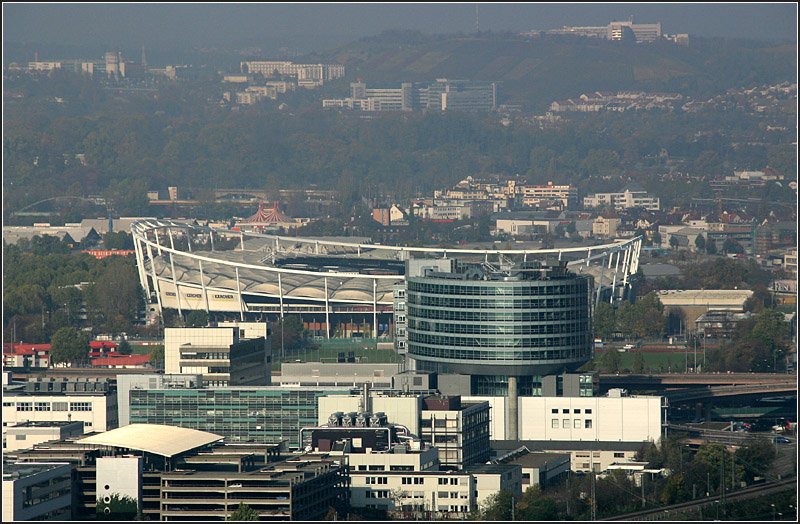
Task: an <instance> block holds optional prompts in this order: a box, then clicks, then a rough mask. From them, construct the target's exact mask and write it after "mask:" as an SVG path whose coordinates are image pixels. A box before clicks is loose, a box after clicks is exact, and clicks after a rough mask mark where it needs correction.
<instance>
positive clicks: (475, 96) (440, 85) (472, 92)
mask: <svg viewBox="0 0 800 524" xmlns="http://www.w3.org/2000/svg"><path fill="white" fill-rule="evenodd" d="M419 100H420V105H421V106H422V107H423V108H427V109H428V110H431V111H469V112H485V111H494V110H495V109H497V83H496V82H485V81H478V80H448V79H447V78H438V79H436V81H435V82H432V83H431V84H430V85H428V87H427V88H423V89H420V91H419Z"/></svg>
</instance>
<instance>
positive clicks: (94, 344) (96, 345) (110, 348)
mask: <svg viewBox="0 0 800 524" xmlns="http://www.w3.org/2000/svg"><path fill="white" fill-rule="evenodd" d="M117 347H119V344H117V343H116V342H110V341H108V340H92V341H90V342H89V358H95V357H103V356H105V355H108V354H109V353H111V352H114V351H116V350H117Z"/></svg>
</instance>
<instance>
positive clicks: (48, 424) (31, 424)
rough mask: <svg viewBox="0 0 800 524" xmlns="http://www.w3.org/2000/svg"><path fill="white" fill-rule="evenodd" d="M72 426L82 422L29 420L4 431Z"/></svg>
mask: <svg viewBox="0 0 800 524" xmlns="http://www.w3.org/2000/svg"><path fill="white" fill-rule="evenodd" d="M73 424H81V425H83V422H81V421H80V420H75V421H72V422H69V421H66V420H47V421H34V420H29V421H27V422H19V423H17V424H15V425H13V426H9V427H7V428H6V429H14V428H63V427H64V426H71V425H73Z"/></svg>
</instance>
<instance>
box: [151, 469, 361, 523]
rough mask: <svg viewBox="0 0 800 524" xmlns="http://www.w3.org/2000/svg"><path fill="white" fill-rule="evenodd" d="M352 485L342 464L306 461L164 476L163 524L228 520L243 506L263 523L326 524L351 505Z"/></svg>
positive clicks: (162, 490)
mask: <svg viewBox="0 0 800 524" xmlns="http://www.w3.org/2000/svg"><path fill="white" fill-rule="evenodd" d="M347 484H348V480H347V473H346V466H344V465H343V464H339V463H337V462H334V461H332V460H325V459H315V458H311V459H307V458H306V457H300V458H297V459H294V460H289V461H285V462H282V463H276V464H273V465H270V467H269V468H264V469H261V470H258V471H247V472H229V471H175V472H165V473H163V474H162V475H161V520H165V521H170V520H186V519H187V517H189V518H191V520H229V519H230V517H231V514H232V513H233V512H234V511H236V509H237V508H238V507H239V505H240V504H247V505H248V506H249V507H250V508H252V509H253V510H255V511H256V512H257V513H258V515H259V520H300V521H310V520H321V519H322V518H323V517H324V516H325V515H326V514H327V513H328V511H329V510H330V509H331V508H336V507H337V506H340V505H341V504H342V503H344V501H346V499H347ZM197 494H202V496H201V497H198V496H197Z"/></svg>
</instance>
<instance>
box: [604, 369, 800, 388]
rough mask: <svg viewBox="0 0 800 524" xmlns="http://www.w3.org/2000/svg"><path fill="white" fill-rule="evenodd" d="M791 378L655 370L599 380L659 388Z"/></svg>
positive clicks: (616, 385)
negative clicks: (653, 371) (652, 372)
mask: <svg viewBox="0 0 800 524" xmlns="http://www.w3.org/2000/svg"><path fill="white" fill-rule="evenodd" d="M786 382H791V383H794V384H795V385H796V384H797V376H796V375H787V374H782V373H658V374H656V373H654V374H648V375H644V374H640V375H636V374H624V375H623V374H613V375H612V374H601V375H600V384H601V385H602V386H603V387H604V388H606V387H608V388H625V389H629V388H632V387H634V386H636V387H638V388H650V389H660V388H665V387H666V386H670V387H698V386H742V385H754V384H755V385H763V384H775V383H786Z"/></svg>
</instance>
